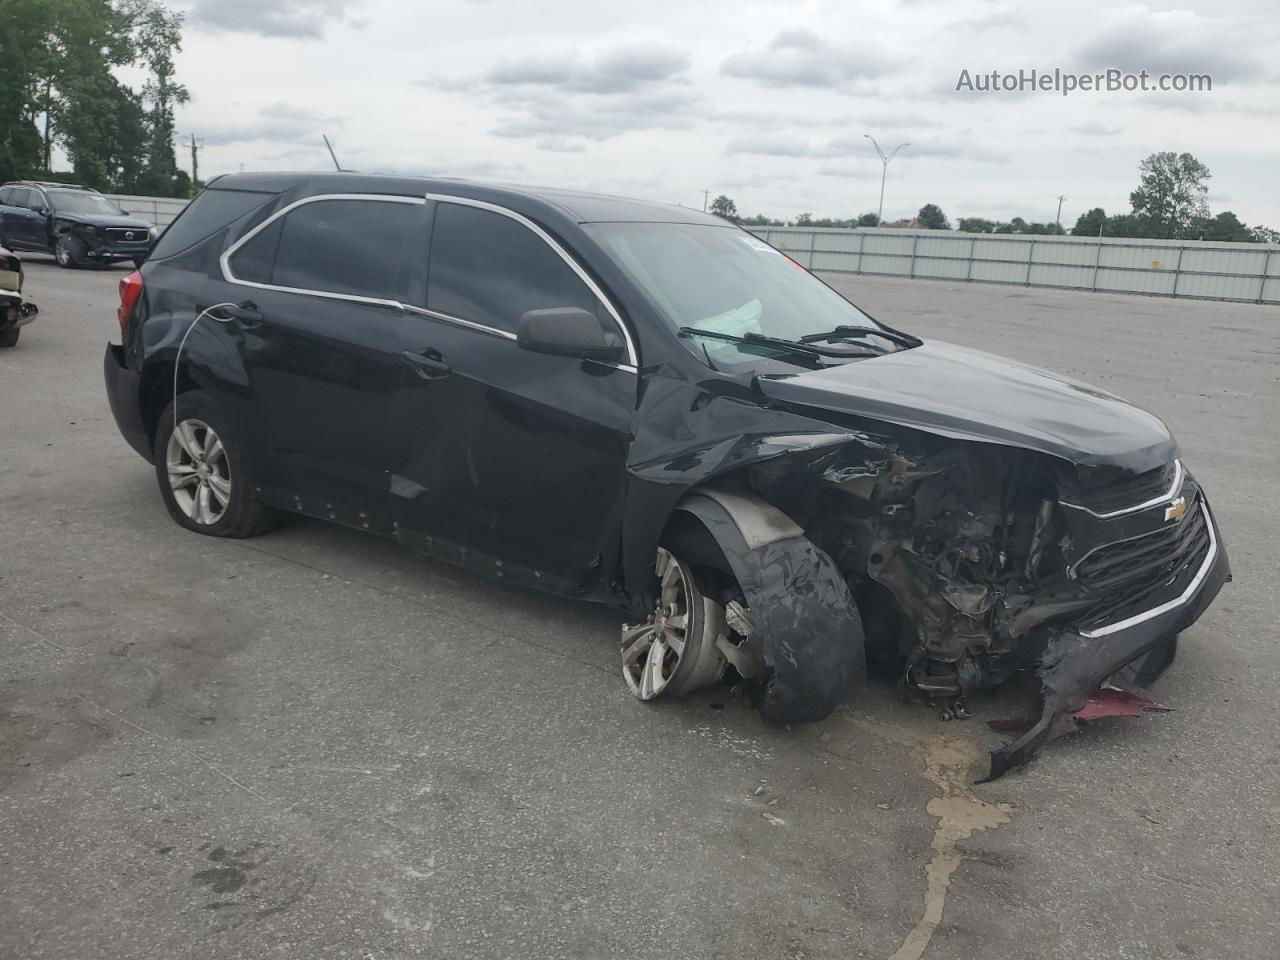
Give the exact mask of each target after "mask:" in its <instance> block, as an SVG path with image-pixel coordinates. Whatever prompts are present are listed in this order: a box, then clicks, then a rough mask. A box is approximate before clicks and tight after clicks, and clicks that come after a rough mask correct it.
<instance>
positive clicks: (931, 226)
mask: <svg viewBox="0 0 1280 960" xmlns="http://www.w3.org/2000/svg"><path fill="white" fill-rule="evenodd" d="M916 219H918V220H919V221H920V226H922V227H924V228H925V229H926V230H950V229H951V221H950V220H948V219H947V215H946V214H945V213H943V212H942V208H941V207H939V206H938V205H937V204H936V203H926V204H925V205H924V206H923V207H921V208H920V212H919V213H917V214H916Z"/></svg>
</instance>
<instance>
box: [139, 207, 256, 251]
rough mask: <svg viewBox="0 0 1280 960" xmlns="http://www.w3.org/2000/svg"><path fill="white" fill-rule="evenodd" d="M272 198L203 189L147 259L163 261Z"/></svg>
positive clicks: (171, 225)
mask: <svg viewBox="0 0 1280 960" xmlns="http://www.w3.org/2000/svg"><path fill="white" fill-rule="evenodd" d="M273 197H274V195H273V194H269V193H252V192H250V191H248V190H205V191H203V192H202V193H201V194H200V195H199V196H198V197H196V198H195V199H194V200H192V201H191V202H190V203H189V204H187V205H186V207H184V208H183V210H182V212H181V213H180V214H178V219H176V220H174V221H173V223H171V224H169V226H168V228H167V229H166V230H165V231H164V233H162V234H161V235H160V239H159V240H157V241H156V245H155V248H154V249H153V250H152V251H151V255H150V256H149V257H147V259H148V260H163V259H165V258H166V257H172V256H174V255H175V254H179V253H181V252H182V251H183V250H186V249H187V248H188V247H190V246H192V245H193V244H196V243H199V242H200V241H201V240H204V239H207V238H208V237H211V236H213V234H215V233H217V232H218V231H219V230H221V229H222V228H224V227H225V226H227V225H228V224H230V223H233V222H234V221H236V220H238V219H240V218H241V217H243V216H244V215H245V214H246V213H248V212H249V211H250V210H256V209H258V207H260V206H262V205H263V204H264V203H267V202H269V201H270V200H272V199H273Z"/></svg>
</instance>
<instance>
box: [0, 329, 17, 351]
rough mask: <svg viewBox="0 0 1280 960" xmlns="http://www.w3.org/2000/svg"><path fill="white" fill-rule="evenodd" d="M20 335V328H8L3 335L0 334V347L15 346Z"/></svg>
mask: <svg viewBox="0 0 1280 960" xmlns="http://www.w3.org/2000/svg"><path fill="white" fill-rule="evenodd" d="M20 333H22V328H21V327H10V328H9V329H8V330H6V331H5V332H4V333H0V347H12V346H16V345H17V343H18V335H19V334H20Z"/></svg>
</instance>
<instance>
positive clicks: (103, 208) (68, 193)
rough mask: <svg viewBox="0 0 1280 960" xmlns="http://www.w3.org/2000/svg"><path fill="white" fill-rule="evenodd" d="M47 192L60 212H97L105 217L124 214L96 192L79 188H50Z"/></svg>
mask: <svg viewBox="0 0 1280 960" xmlns="http://www.w3.org/2000/svg"><path fill="white" fill-rule="evenodd" d="M48 193H49V199H50V200H52V201H53V207H54V209H55V210H58V211H59V212H61V213H85V214H89V215H93V214H97V215H99V216H105V217H120V216H124V211H123V210H121V209H120V208H119V207H117V206H116V205H115V204H114V203H112V202H111V201H110V200H108V199H107V198H106V197H104V196H102V195H100V194H97V193H82V192H80V191H79V190H75V191H72V190H50V191H48Z"/></svg>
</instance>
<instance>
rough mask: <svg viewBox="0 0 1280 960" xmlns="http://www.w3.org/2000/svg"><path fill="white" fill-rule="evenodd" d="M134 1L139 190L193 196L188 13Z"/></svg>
mask: <svg viewBox="0 0 1280 960" xmlns="http://www.w3.org/2000/svg"><path fill="white" fill-rule="evenodd" d="M134 2H135V3H136V7H135V8H134V23H135V25H136V27H135V29H136V36H137V47H138V59H139V61H140V62H141V63H142V64H143V65H144V66H145V67H146V68H147V70H148V71H149V73H150V76H149V77H148V79H147V82H146V84H145V85H144V86H143V88H142V100H143V104H144V106H145V108H146V111H147V127H148V133H149V136H148V142H147V160H146V164H145V166H144V167H143V169H142V172H141V174H140V176H139V178H138V179H139V182H138V188H139V189H140V190H141V191H143V192H145V193H150V194H152V195H154V196H160V197H176V196H190V195H191V180H190V177H187V178H186V181H185V183H183V184H179V183H178V182H177V176H178V162H177V159H176V158H175V156H174V152H173V136H174V109H175V107H177V106H179V105H181V104H184V103H186V102H188V101H189V100H190V99H191V95H190V93H189V92H188V91H187V88H186V87H185V86H184V85H183V84H181V83H178V82H177V80H175V79H174V75H175V73H176V69H175V66H174V62H173V58H174V54H176V53H178V52H179V51H181V50H182V21H183V15H182V14H181V13H174V12H172V11H170V10H168V9H166V8H165V7H164V6H163V5H161V4H160V3H158V2H157V0H134ZM717 199H719V198H717ZM712 209H713V210H714V205H713V207H712Z"/></svg>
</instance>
